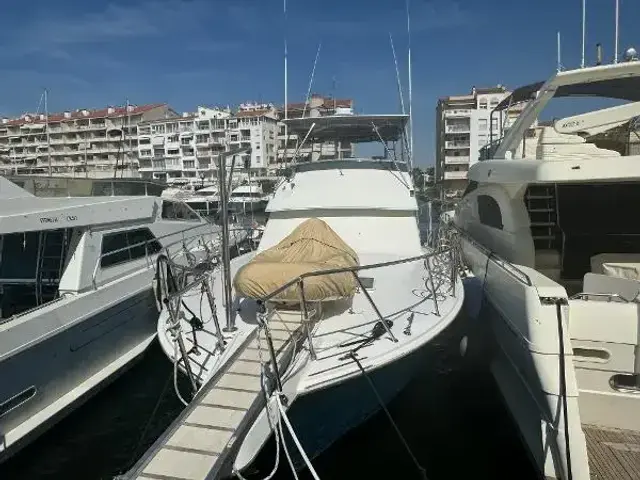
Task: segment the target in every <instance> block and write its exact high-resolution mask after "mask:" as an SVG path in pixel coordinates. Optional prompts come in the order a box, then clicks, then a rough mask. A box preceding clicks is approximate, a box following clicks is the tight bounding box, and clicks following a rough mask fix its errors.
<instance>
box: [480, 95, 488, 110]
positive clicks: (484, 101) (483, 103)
mask: <svg viewBox="0 0 640 480" xmlns="http://www.w3.org/2000/svg"><path fill="white" fill-rule="evenodd" d="M479 108H480V110H486V109H487V99H486V98H483V99H482V100H480V103H479Z"/></svg>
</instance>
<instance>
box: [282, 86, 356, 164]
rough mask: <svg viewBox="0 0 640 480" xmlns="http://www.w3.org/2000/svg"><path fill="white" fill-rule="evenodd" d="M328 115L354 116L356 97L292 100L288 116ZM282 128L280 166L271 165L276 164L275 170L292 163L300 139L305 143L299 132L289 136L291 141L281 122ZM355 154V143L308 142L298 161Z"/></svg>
mask: <svg viewBox="0 0 640 480" xmlns="http://www.w3.org/2000/svg"><path fill="white" fill-rule="evenodd" d="M327 115H353V100H351V99H335V98H330V97H325V96H322V95H318V94H313V95H311V97H310V98H309V101H308V102H303V103H290V104H288V105H287V117H288V118H302V117H311V118H313V117H324V116H327ZM278 119H279V120H283V119H284V108H281V109H280V110H279V111H278ZM278 128H279V130H278V155H277V159H276V162H277V165H273V164H272V165H270V167H272V168H271V169H273V168H278V167H279V166H280V165H282V164H283V163H288V162H290V161H291V160H292V159H293V156H294V154H295V152H296V149H297V148H298V145H299V142H302V140H303V139H300V138H298V137H297V136H296V135H288V137H289V138H288V142H287V134H286V129H285V125H284V123H280V125H279V127H278ZM353 155H354V148H353V145H352V144H351V143H341V144H337V143H335V142H324V143H322V144H320V143H310V142H305V144H304V145H302V147H301V148H300V149H299V151H298V156H297V160H296V161H298V162H309V161H318V160H326V159H334V158H348V157H352V156H353Z"/></svg>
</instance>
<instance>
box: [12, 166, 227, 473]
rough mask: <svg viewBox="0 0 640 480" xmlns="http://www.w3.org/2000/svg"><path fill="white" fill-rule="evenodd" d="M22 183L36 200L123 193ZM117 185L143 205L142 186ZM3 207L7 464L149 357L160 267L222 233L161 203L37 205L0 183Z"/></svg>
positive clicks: (98, 200) (119, 199) (185, 210)
mask: <svg viewBox="0 0 640 480" xmlns="http://www.w3.org/2000/svg"><path fill="white" fill-rule="evenodd" d="M14 181H16V182H17V183H21V182H22V180H20V181H18V180H14ZM24 182H26V183H29V182H35V183H36V184H38V185H40V187H39V188H40V190H39V191H40V193H43V192H46V191H52V190H51V189H52V188H53V187H52V185H53V184H54V183H55V184H56V185H58V184H60V185H62V184H63V183H64V185H66V186H67V187H71V190H69V191H68V193H71V191H72V190H73V191H75V192H76V193H78V192H84V193H85V194H86V193H87V192H92V191H93V193H96V194H98V195H101V194H102V195H104V193H106V192H104V191H103V190H102V187H101V186H100V185H102V183H105V184H110V183H115V186H114V185H111V186H110V187H109V188H110V189H111V191H113V189H114V188H120V187H122V182H120V181H114V182H111V181H102V180H101V181H95V182H97V183H98V184H100V185H97V186H96V185H92V182H91V181H84V180H82V181H79V182H78V181H76V180H68V179H65V180H64V181H61V182H62V183H60V182H58V183H56V181H54V180H53V179H51V178H49V179H45V180H41V179H26V180H24ZM42 182H45V184H46V185H47V186H46V188H45V187H42V185H41V184H42ZM65 182H66V183H65ZM95 182H94V183H95ZM124 184H126V185H127V187H126V188H130V189H134V190H135V189H139V187H140V188H141V189H142V193H143V195H144V192H145V188H146V187H145V186H144V185H143V184H140V185H134V183H133V182H128V183H127V182H124ZM30 188H32V189H34V188H35V187H34V184H33V183H31V184H30ZM122 188H125V187H122ZM35 190H38V188H35ZM58 193H61V192H58ZM89 194H90V193H89ZM0 199H1V203H0V379H1V381H0V461H3V460H5V459H6V458H8V457H9V456H10V455H11V454H13V453H14V452H15V451H16V450H17V449H18V448H20V447H21V446H24V445H25V444H26V443H27V442H28V441H30V440H32V439H33V438H34V437H35V436H36V435H37V434H39V433H41V432H43V431H44V430H45V429H46V428H48V427H49V426H50V425H51V424H52V423H53V422H55V421H57V420H59V419H60V418H61V417H62V416H63V415H65V414H67V413H69V412H70V411H71V410H73V409H74V408H75V407H76V406H77V405H78V403H79V402H82V401H84V400H86V399H87V398H88V396H89V395H90V394H91V393H93V392H95V391H96V389H97V388H98V387H101V386H104V385H105V384H106V383H107V382H108V381H109V380H110V379H112V378H114V376H115V375H116V374H117V373H119V372H121V371H122V370H123V369H124V368H125V367H127V366H128V365H130V364H131V362H132V361H133V360H134V359H136V358H137V357H139V356H140V355H141V354H142V353H143V352H144V351H145V349H146V348H147V347H148V346H149V344H150V343H151V342H152V341H153V340H154V338H155V336H156V325H157V315H158V310H157V308H156V299H155V298H154V292H153V290H152V288H151V282H152V279H153V277H154V271H155V263H156V259H157V257H158V255H159V254H161V253H162V254H163V255H167V256H169V257H170V258H172V259H173V260H174V261H176V262H186V260H187V259H189V258H192V257H190V255H191V256H196V255H197V254H198V252H200V255H202V253H203V251H205V250H206V249H211V248H214V247H215V246H216V245H217V242H218V241H219V231H220V228H219V227H218V226H216V225H214V224H212V223H209V222H206V221H205V220H203V219H202V218H201V217H199V216H198V215H197V214H196V213H195V212H193V211H192V210H191V209H189V207H187V206H186V205H184V204H183V203H179V202H174V201H170V200H167V199H161V198H160V197H158V196H95V197H66V196H57V197H52V198H46V197H36V196H34V195H32V194H31V193H28V192H27V191H26V190H24V189H22V188H20V187H19V186H17V185H16V184H15V183H12V182H10V181H9V180H7V179H5V178H2V177H0ZM187 252H191V253H189V254H187ZM193 258H195V257H193Z"/></svg>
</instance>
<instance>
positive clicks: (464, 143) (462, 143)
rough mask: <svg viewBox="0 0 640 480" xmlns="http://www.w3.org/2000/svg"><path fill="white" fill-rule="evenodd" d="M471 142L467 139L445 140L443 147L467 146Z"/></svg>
mask: <svg viewBox="0 0 640 480" xmlns="http://www.w3.org/2000/svg"><path fill="white" fill-rule="evenodd" d="M470 146H471V142H469V141H468V140H447V141H446V142H444V148H469V147H470Z"/></svg>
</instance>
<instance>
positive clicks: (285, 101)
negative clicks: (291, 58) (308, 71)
mask: <svg viewBox="0 0 640 480" xmlns="http://www.w3.org/2000/svg"><path fill="white" fill-rule="evenodd" d="M283 1H284V3H283V13H284V26H285V28H284V119H285V120H286V119H287V118H289V117H288V116H287V102H288V101H289V99H288V93H287V92H288V85H287V55H288V52H287V28H286V27H287V0H283ZM285 128H286V126H285Z"/></svg>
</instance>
